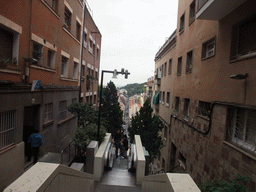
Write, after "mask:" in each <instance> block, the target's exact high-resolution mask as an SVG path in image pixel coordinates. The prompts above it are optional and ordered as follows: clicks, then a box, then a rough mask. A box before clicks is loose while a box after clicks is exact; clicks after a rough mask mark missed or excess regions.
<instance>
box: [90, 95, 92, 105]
mask: <svg viewBox="0 0 256 192" xmlns="http://www.w3.org/2000/svg"><path fill="white" fill-rule="evenodd" d="M90 104H92V95H91V96H90Z"/></svg>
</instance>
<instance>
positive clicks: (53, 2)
mask: <svg viewBox="0 0 256 192" xmlns="http://www.w3.org/2000/svg"><path fill="white" fill-rule="evenodd" d="M45 1H46V3H47V4H48V5H49V6H50V7H51V8H52V9H53V10H54V11H55V12H56V13H58V0H45Z"/></svg>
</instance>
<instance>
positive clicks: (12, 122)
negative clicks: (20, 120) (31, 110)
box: [0, 111, 16, 150]
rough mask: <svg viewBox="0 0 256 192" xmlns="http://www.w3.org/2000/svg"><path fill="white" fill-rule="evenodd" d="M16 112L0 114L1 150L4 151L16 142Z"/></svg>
mask: <svg viewBox="0 0 256 192" xmlns="http://www.w3.org/2000/svg"><path fill="white" fill-rule="evenodd" d="M15 127H16V112H15V111H8V112H4V113H0V141H1V142H0V150H3V149H5V148H7V147H9V146H11V145H13V144H14V142H15Z"/></svg>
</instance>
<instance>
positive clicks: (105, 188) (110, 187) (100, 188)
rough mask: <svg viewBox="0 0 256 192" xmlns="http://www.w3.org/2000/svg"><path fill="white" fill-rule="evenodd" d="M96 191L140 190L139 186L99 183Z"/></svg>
mask: <svg viewBox="0 0 256 192" xmlns="http://www.w3.org/2000/svg"><path fill="white" fill-rule="evenodd" d="M94 191H95V192H102V191H104V192H140V191H141V188H139V187H129V186H116V185H101V184H100V185H97V187H96V189H95V190H94Z"/></svg>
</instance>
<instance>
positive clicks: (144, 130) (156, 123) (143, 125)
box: [129, 100, 164, 161]
mask: <svg viewBox="0 0 256 192" xmlns="http://www.w3.org/2000/svg"><path fill="white" fill-rule="evenodd" d="M152 112H153V109H152V108H151V106H150V102H149V101H148V100H147V101H146V102H145V103H144V105H143V107H142V108H141V109H140V111H139V112H137V114H136V116H135V117H133V118H132V122H131V126H130V127H129V135H130V137H131V140H132V141H133V140H134V135H140V137H141V141H142V145H143V146H144V147H145V148H146V150H147V151H148V152H149V155H150V159H151V161H152V160H153V159H154V158H156V157H158V156H159V155H160V150H161V148H162V147H163V141H162V137H161V136H160V135H159V131H161V130H162V129H163V127H164V125H163V122H162V121H161V120H160V119H159V118H158V117H157V116H155V115H152Z"/></svg>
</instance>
